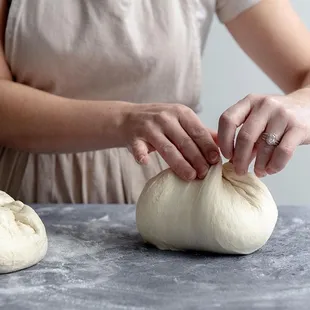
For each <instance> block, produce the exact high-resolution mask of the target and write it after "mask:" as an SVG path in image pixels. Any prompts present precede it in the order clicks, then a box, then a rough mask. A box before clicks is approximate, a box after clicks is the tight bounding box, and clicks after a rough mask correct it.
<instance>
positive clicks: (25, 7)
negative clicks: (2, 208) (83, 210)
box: [0, 0, 310, 203]
mask: <svg viewBox="0 0 310 310" xmlns="http://www.w3.org/2000/svg"><path fill="white" fill-rule="evenodd" d="M0 11H1V43H2V44H1V57H0V61H1V62H0V76H1V79H0V98H1V99H0V115H1V122H0V145H1V149H0V176H1V177H0V188H1V189H2V190H4V191H6V192H7V193H9V194H10V195H11V196H13V197H14V198H15V199H21V200H22V201H24V202H26V203H135V202H136V201H137V199H138V197H139V194H140V193H141V190H142V188H143V186H144V185H145V183H146V182H147V180H148V179H150V178H151V177H152V176H154V175H156V174H157V173H158V172H160V171H161V170H162V169H165V168H166V167H168V166H169V167H171V169H172V170H173V171H174V172H175V173H176V174H177V175H178V176H179V177H180V178H182V179H184V180H185V181H189V180H193V179H195V178H200V179H203V178H204V177H205V176H206V175H207V172H208V169H209V168H210V166H211V165H213V164H216V163H217V162H218V161H219V160H220V154H222V155H223V156H224V157H225V158H227V160H230V161H231V162H232V163H233V165H234V168H235V170H236V173H238V174H240V175H243V174H244V173H246V172H247V170H248V166H249V164H250V162H251V161H252V160H255V173H256V174H257V176H259V177H263V176H265V175H267V174H269V175H270V174H274V173H277V172H279V171H281V170H282V169H283V168H284V167H285V165H286V164H287V162H288V161H289V159H290V158H291V156H292V154H293V152H294V150H295V149H296V147H297V146H298V145H302V144H309V142H310V34H309V31H308V30H307V28H306V27H305V25H304V24H303V23H302V22H301V20H300V19H299V17H298V16H297V14H296V13H295V12H294V10H293V8H292V7H291V5H290V2H289V1H288V0H229V1H228V0H217V1H216V0H197V1H193V0H173V1H167V0H143V1H139V0H136V1H133V0H99V1H98V0H87V1H86V0H66V1H63V0H53V1H49V0H45V1H44V0H42V1H31V0H24V1H17V0H13V1H9V0H2V1H1V7H0ZM214 14H217V16H218V18H219V20H220V21H221V22H222V23H223V24H224V25H225V26H226V27H227V29H228V31H229V32H230V33H231V34H232V36H233V37H234V39H235V40H236V41H237V42H238V44H239V45H240V47H241V48H242V49H243V50H244V51H245V52H246V53H247V55H248V56H249V57H250V58H251V59H253V61H254V62H255V63H256V64H257V65H258V66H259V67H260V68H261V69H262V70H263V71H264V72H265V73H266V74H267V75H268V76H269V77H270V78H271V79H272V80H273V81H274V82H275V83H276V84H277V85H278V86H279V87H280V88H281V89H282V90H283V94H278V95H266V94H249V95H248V96H247V97H245V98H243V99H241V100H240V101H239V102H237V103H236V104H234V105H232V106H231V107H228V109H227V110H226V111H223V114H222V115H221V117H220V119H219V126H218V129H217V130H213V129H210V128H207V127H205V126H204V124H203V123H202V122H201V121H200V120H199V117H198V116H197V113H198V112H199V110H200V108H201V107H200V105H199V93H200V79H201V72H200V71H201V55H202V52H203V50H204V47H205V44H206V40H207V37H208V32H209V29H210V25H211V22H212V19H213V15H214ZM227 57H230V55H229V51H227ZM223 87H225V86H224V85H223ZM210 108H212V107H210ZM239 127H240V128H241V129H240V131H239V132H238V134H236V132H237V128H239ZM235 137H236V140H234V139H235ZM234 141H235V142H234Z"/></svg>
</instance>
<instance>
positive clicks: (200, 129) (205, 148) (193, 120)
mask: <svg viewBox="0 0 310 310" xmlns="http://www.w3.org/2000/svg"><path fill="white" fill-rule="evenodd" d="M179 121H180V124H181V126H182V127H183V129H184V130H185V131H186V133H187V134H188V136H189V137H190V138H191V139H192V140H193V141H194V142H195V144H196V145H197V147H198V148H199V150H200V151H201V153H202V154H203V156H204V158H205V159H206V160H207V162H208V163H209V164H210V165H213V164H216V163H218V161H219V160H220V154H219V148H218V146H217V145H216V143H215V141H214V139H213V138H212V136H211V134H210V132H209V130H208V129H207V128H206V127H205V126H204V125H203V124H202V122H201V121H200V120H199V118H198V117H197V116H196V114H194V113H193V114H188V115H187V116H186V117H180V120H179Z"/></svg>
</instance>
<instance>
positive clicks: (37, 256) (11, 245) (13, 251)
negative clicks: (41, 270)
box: [0, 191, 48, 273]
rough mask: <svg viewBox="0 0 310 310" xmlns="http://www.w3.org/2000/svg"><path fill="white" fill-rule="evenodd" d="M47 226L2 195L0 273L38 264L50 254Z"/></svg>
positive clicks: (28, 208) (28, 210) (32, 211)
mask: <svg viewBox="0 0 310 310" xmlns="http://www.w3.org/2000/svg"><path fill="white" fill-rule="evenodd" d="M47 244H48V242H47V236H46V231H45V227H44V224H43V223H42V221H41V219H40V218H39V216H38V215H37V213H36V212H35V211H34V210H33V209H32V208H30V207H29V206H27V205H25V204H23V203H22V202H21V201H15V200H14V199H13V198H12V197H10V196H9V195H8V194H6V193H5V192H2V191H0V273H8V272H13V271H17V270H21V269H24V268H27V267H30V266H32V265H35V264H37V263H38V262H39V261H40V260H41V259H43V258H44V256H45V254H46V252H47Z"/></svg>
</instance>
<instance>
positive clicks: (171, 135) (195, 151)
mask: <svg viewBox="0 0 310 310" xmlns="http://www.w3.org/2000/svg"><path fill="white" fill-rule="evenodd" d="M166 136H167V137H168V139H169V140H170V141H171V142H172V143H173V144H174V145H175V146H176V147H177V148H178V150H179V151H180V152H181V154H182V155H183V157H184V158H185V159H186V160H187V161H188V162H189V163H190V164H191V166H192V167H193V168H194V169H195V170H196V172H197V176H198V178H200V179H203V178H204V177H205V176H206V175H207V173H208V170H209V165H208V163H207V161H206V159H205V158H204V156H203V154H202V153H201V151H200V150H199V148H198V146H197V145H196V143H195V142H194V141H193V140H192V139H191V137H190V136H189V135H188V134H187V133H186V131H185V130H184V129H183V128H182V127H181V126H180V124H179V122H176V123H175V124H174V123H171V124H170V126H169V128H167V129H166Z"/></svg>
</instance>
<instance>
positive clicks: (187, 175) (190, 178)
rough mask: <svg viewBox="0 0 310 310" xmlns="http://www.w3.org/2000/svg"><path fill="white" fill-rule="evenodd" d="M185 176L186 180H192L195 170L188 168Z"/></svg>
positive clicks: (194, 176)
mask: <svg viewBox="0 0 310 310" xmlns="http://www.w3.org/2000/svg"><path fill="white" fill-rule="evenodd" d="M185 178H186V179H187V180H190V181H191V180H194V179H195V178H196V172H195V171H192V170H188V171H186V172H185Z"/></svg>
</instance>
